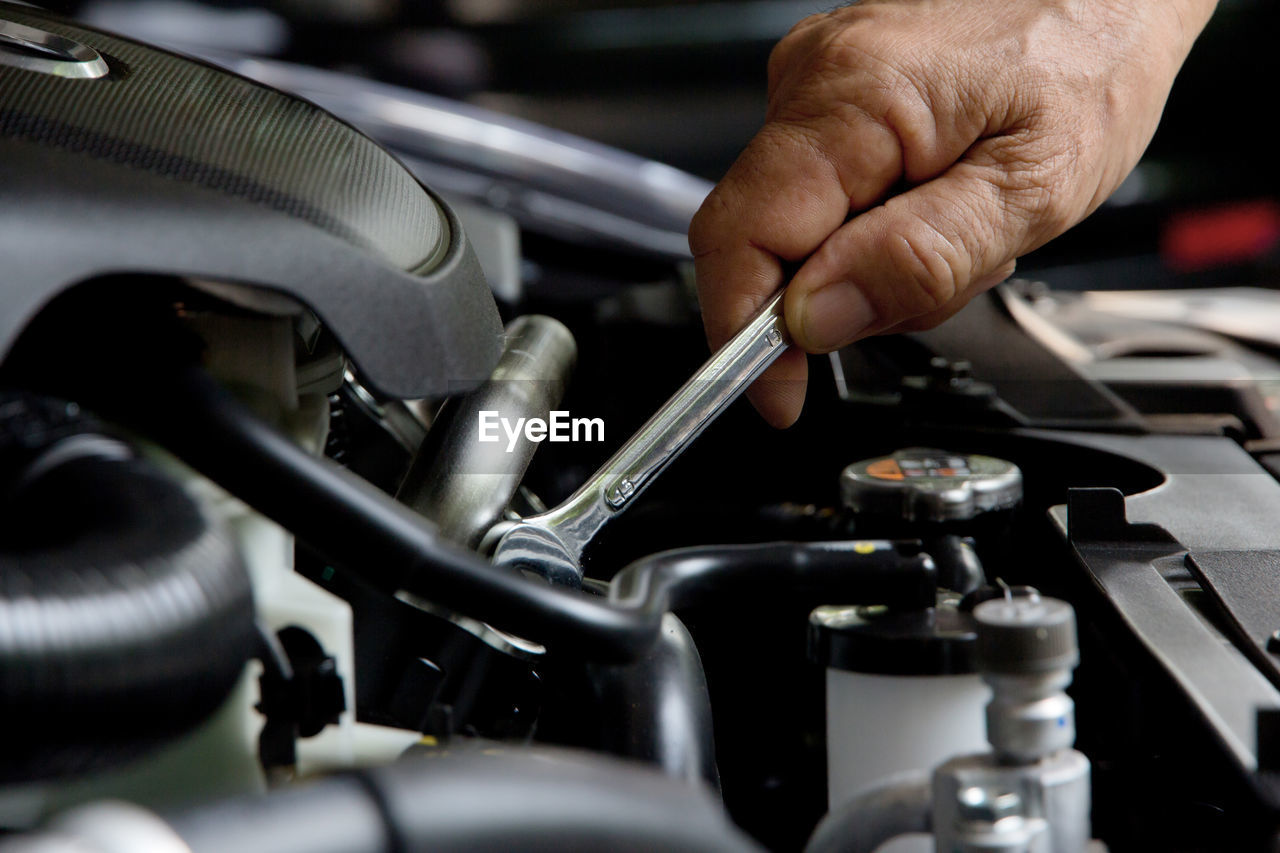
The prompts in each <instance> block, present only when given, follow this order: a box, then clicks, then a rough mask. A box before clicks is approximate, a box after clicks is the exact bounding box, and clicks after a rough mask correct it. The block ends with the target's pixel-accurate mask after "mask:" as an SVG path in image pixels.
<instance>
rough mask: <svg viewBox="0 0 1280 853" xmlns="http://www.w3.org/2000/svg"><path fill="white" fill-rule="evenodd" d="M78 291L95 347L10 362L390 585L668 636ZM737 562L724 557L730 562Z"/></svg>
mask: <svg viewBox="0 0 1280 853" xmlns="http://www.w3.org/2000/svg"><path fill="white" fill-rule="evenodd" d="M76 305H78V303H76V304H71V303H69V304H68V305H66V306H63V307H62V308H60V309H59V310H56V311H46V314H47V315H49V316H50V317H52V318H53V319H51V320H48V321H47V322H49V323H50V325H52V326H56V328H58V329H60V330H62V335H61V336H60V337H58V338H57V339H56V340H58V341H63V340H68V339H71V340H80V346H81V347H82V348H83V349H85V350H86V352H83V353H81V354H76V353H73V352H70V351H67V350H65V349H60V348H59V347H58V346H56V345H55V346H52V347H51V346H49V345H48V343H47V341H48V340H51V339H52V338H51V337H50V336H49V335H48V334H45V335H39V336H32V335H31V334H30V333H28V336H29V337H26V338H24V340H25V341H31V343H30V344H29V345H24V346H20V347H17V348H15V353H14V355H12V356H11V357H10V359H9V362H10V364H9V368H10V369H11V370H13V371H14V372H15V373H16V374H17V375H19V376H21V377H23V378H24V379H26V380H29V381H34V382H38V383H42V384H41V385H40V387H43V388H50V390H53V391H55V392H56V393H59V394H61V395H65V396H69V397H72V398H74V399H79V400H81V401H82V402H84V403H85V404H87V405H90V406H92V407H93V408H95V409H97V410H98V411H100V412H101V413H102V414H104V415H107V416H110V417H113V418H116V419H118V420H120V421H121V422H122V423H125V424H128V425H130V426H132V427H134V428H136V429H137V430H138V431H139V432H141V433H143V434H144V435H148V436H150V437H151V438H153V439H155V440H156V441H158V442H159V443H160V444H162V445H163V446H165V447H167V448H168V449H169V450H171V451H172V452H173V453H174V454H175V455H177V456H178V457H179V458H181V459H182V460H183V461H185V462H186V463H187V464H189V465H191V466H192V467H193V468H195V469H196V470H198V471H200V472H201V473H203V474H204V475H205V476H207V477H209V479H211V480H213V481H214V482H216V483H218V484H219V485H221V486H223V487H224V488H225V489H227V491H229V492H231V493H232V494H233V495H235V496H236V497H238V498H240V499H241V500H244V501H245V502H247V503H249V504H250V505H251V506H253V507H254V508H255V509H257V510H258V511H259V512H261V513H263V514H264V515H266V516H267V517H269V518H271V519H273V520H274V521H276V522H277V523H279V524H280V525H281V526H283V527H285V528H286V529H288V530H290V531H292V532H293V533H294V534H295V535H296V536H298V538H299V539H300V540H302V541H303V542H304V543H306V544H307V545H308V546H309V547H311V548H312V549H314V550H315V551H316V552H317V553H319V554H320V555H321V556H323V557H324V558H325V559H326V560H327V561H328V562H330V563H332V564H334V565H335V566H338V567H339V568H342V569H344V570H347V571H351V572H354V573H356V574H358V575H360V576H361V577H362V578H364V579H365V580H367V581H369V582H370V583H371V584H373V585H374V586H376V587H379V588H381V589H383V590H384V591H387V592H391V593H395V592H398V591H400V590H404V591H408V592H412V593H414V594H416V595H420V596H421V597H423V598H425V599H427V600H428V601H432V602H435V603H436V604H438V605H440V606H442V607H446V608H449V609H452V610H455V611H457V612H459V613H463V614H466V615H468V616H471V617H473V618H476V619H479V620H481V621H484V622H488V623H490V624H492V625H494V626H495V627H498V628H501V629H503V630H506V631H509V632H511V633H513V634H516V635H519V636H521V637H525V638H527V639H530V640H534V641H536V642H539V643H542V644H544V645H546V646H548V647H549V648H552V649H554V650H556V651H558V652H563V653H567V654H570V655H574V656H579V657H583V658H587V659H592V660H609V661H629V660H634V659H636V658H637V657H638V656H640V655H642V654H644V653H645V652H646V651H647V650H648V649H649V648H651V647H652V645H653V643H654V642H656V641H657V638H658V635H659V632H660V630H661V624H662V616H663V614H664V613H665V612H666V611H667V602H666V600H665V598H664V597H663V596H656V597H654V598H652V599H649V600H639V601H635V602H628V606H621V607H619V606H614V605H611V604H609V603H607V602H603V601H601V600H599V599H597V598H593V597H591V596H587V595H584V594H582V593H580V592H576V591H571V590H565V589H558V588H553V587H551V586H549V585H546V584H543V583H540V582H536V581H532V580H530V579H528V578H525V577H524V576H523V575H521V574H518V573H515V572H512V571H510V570H508V569H505V568H499V567H497V566H494V565H492V564H491V563H489V562H488V561H487V560H485V559H483V558H482V557H480V556H479V555H478V554H476V553H475V552H473V551H469V550H465V549H464V548H462V547H460V546H457V545H454V544H452V543H450V542H447V541H445V540H444V539H443V538H441V537H440V536H438V535H437V534H436V533H435V531H434V530H433V528H432V527H431V526H430V524H429V523H427V522H426V521H425V520H424V519H423V518H422V517H421V516H419V515H417V514H416V513H414V512H413V511H412V510H410V509H408V508H407V507H405V506H403V505H401V504H399V503H397V502H396V501H395V500H393V499H392V498H391V497H390V496H388V495H386V494H385V493H383V492H381V491H379V490H378V489H376V488H375V487H373V486H372V485H370V484H369V483H368V482H366V481H364V480H362V479H360V478H359V477H357V476H356V475H354V474H352V473H351V472H349V471H347V470H346V469H344V468H342V467H341V466H339V465H337V464H335V463H333V462H331V461H329V460H327V459H322V458H317V457H315V456H312V455H311V454H309V453H307V452H306V451H305V450H303V449H302V448H300V447H298V446H297V445H296V444H294V443H293V442H291V441H290V440H288V439H287V438H286V437H284V436H283V435H281V434H280V433H278V432H277V431H276V430H274V429H272V428H271V427H270V426H268V425H267V424H265V423H264V422H262V421H261V420H259V419H258V418H257V417H255V416H254V415H253V414H251V413H250V412H249V411H248V410H247V409H246V408H245V407H244V406H243V405H241V404H240V403H239V402H238V401H237V400H236V399H235V398H234V397H233V396H232V395H231V394H229V393H227V392H226V391H224V390H223V389H222V388H221V387H219V386H218V384H217V383H215V382H214V381H213V380H212V379H210V378H209V377H208V376H207V375H205V373H204V372H203V371H202V370H201V369H200V368H199V367H197V366H196V365H195V363H194V362H195V356H196V354H197V351H198V342H196V341H194V340H193V339H192V338H191V337H190V336H189V335H188V334H187V333H186V332H185V331H184V330H182V329H181V328H180V327H176V326H174V325H173V324H172V318H171V317H167V316H164V315H163V311H160V312H157V311H156V309H155V307H154V306H152V307H150V308H145V309H144V308H136V309H131V310H128V311H125V310H123V309H122V308H121V307H120V306H115V307H112V306H111V305H110V304H104V305H101V306H100V308H101V310H102V311H104V312H112V313H111V317H112V321H111V322H108V321H107V320H105V319H101V318H95V319H94V320H93V321H92V322H90V321H87V320H86V319H85V318H86V311H85V310H84V309H83V308H79V309H78V310H74V309H76ZM89 316H93V315H92V313H91V312H90V314H89ZM104 330H105V331H104ZM104 335H107V338H106V339H105V340H103V339H102V338H103V336H104ZM81 339H82V340H81ZM95 347H96V348H98V349H101V350H103V351H113V352H116V353H117V355H118V360H116V361H113V362H111V363H110V364H103V363H102V361H101V359H95V358H93V357H92V351H93V350H94V348H95ZM791 552H794V553H791ZM788 554H790V555H789V556H787V555H788ZM773 555H779V556H782V557H783V560H782V566H783V568H784V569H785V572H786V573H787V574H788V577H787V578H783V577H782V576H781V575H777V574H771V573H770V572H769V571H767V570H765V569H766V566H765V564H764V562H763V561H761V560H756V561H752V560H747V561H746V565H745V566H744V569H745V574H746V575H749V576H750V577H751V578H752V579H754V580H757V581H760V582H762V583H764V584H765V590H766V594H768V593H770V592H771V593H774V594H776V593H777V592H778V591H779V590H782V589H785V587H786V583H787V582H789V581H790V580H801V581H802V582H806V581H808V580H814V579H817V578H819V577H825V578H826V580H825V581H822V582H823V583H831V584H833V585H834V587H835V589H832V591H833V592H836V591H839V592H840V593H841V594H842V595H844V594H846V593H847V594H848V595H850V596H852V595H854V594H856V591H857V590H858V589H859V588H860V587H861V585H862V584H863V582H864V581H865V582H867V583H868V584H869V586H868V587H867V589H869V590H874V591H875V592H876V593H877V597H876V598H873V599H871V600H872V601H875V602H881V601H884V602H886V603H888V602H902V603H904V604H905V605H907V606H911V604H912V603H918V606H921V607H925V606H929V605H930V604H931V603H932V602H933V601H934V594H933V592H932V589H930V591H929V592H928V594H927V595H925V594H924V592H923V590H924V588H925V587H926V586H929V587H931V586H932V585H933V583H934V569H933V565H932V563H931V562H929V560H928V559H927V558H924V557H921V556H909V555H901V554H897V552H896V551H893V550H892V549H890V550H888V551H884V550H877V551H876V552H875V553H873V554H867V555H863V554H860V553H858V551H857V549H856V548H853V547H849V548H845V547H844V546H836V547H835V548H830V549H824V548H823V547H822V546H810V545H804V546H790V545H787V546H778V547H777V548H775V550H774V551H773V552H770V556H771V557H772V556H773ZM734 562H735V561H734V560H733V559H732V558H726V559H725V561H724V562H723V568H724V569H725V570H726V572H727V573H730V574H731V573H732V564H733V563H734ZM771 564H772V565H774V566H777V565H778V563H776V562H774V563H771ZM858 567H862V568H865V569H866V570H867V571H866V572H865V573H863V572H860V571H858ZM717 574H718V573H717V572H716V571H711V572H710V573H709V576H710V575H717ZM864 574H865V576H864ZM926 578H927V579H926ZM696 586H697V583H694V582H691V583H690V584H688V585H687V587H682V588H683V589H687V590H692V589H693V588H694V587H696ZM661 589H663V590H665V589H667V587H665V586H663V587H662V588H661ZM881 593H883V594H881ZM841 600H842V601H843V600H844V599H843V598H842V599H841ZM866 600H867V599H857V600H854V599H852V598H850V599H849V600H848V602H847V603H859V602H860V601H866Z"/></svg>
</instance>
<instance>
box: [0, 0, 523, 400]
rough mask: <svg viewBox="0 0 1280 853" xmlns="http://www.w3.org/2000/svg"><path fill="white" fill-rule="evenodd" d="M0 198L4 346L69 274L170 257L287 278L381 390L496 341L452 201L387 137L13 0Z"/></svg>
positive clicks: (482, 362) (144, 265)
mask: <svg viewBox="0 0 1280 853" xmlns="http://www.w3.org/2000/svg"><path fill="white" fill-rule="evenodd" d="M0 201H2V203H0V258H3V262H4V274H3V276H0V300H2V302H0V355H3V353H4V352H7V349H8V347H9V346H10V345H11V344H12V342H13V339H14V338H15V336H16V335H17V334H18V333H19V332H20V331H21V329H22V328H23V326H24V325H25V324H26V322H27V321H28V320H29V319H30V317H31V316H32V315H33V314H34V313H36V312H37V311H38V310H39V309H40V307H41V306H42V305H43V304H45V303H46V302H47V301H48V300H50V299H51V298H53V297H54V296H56V295H57V294H58V293H59V292H61V291H62V290H64V289H65V288H67V287H70V286H71V285H74V284H77V283H80V282H83V281H86V280H89V279H93V278H95V277H98V276H103V275H107V274H112V275H118V274H121V273H126V274H127V273H146V274H157V273H158V274H164V275H177V276H181V277H184V278H192V279H206V280H214V281H219V282H230V283H238V284H244V285H249V286H253V287H260V288H267V289H270V290H274V291H278V292H283V293H285V294H287V295H289V296H292V297H294V298H295V299H297V300H299V301H300V302H302V303H304V304H305V305H307V306H308V307H310V308H311V309H312V310H314V311H315V312H316V314H318V315H319V316H320V318H321V319H322V320H323V321H324V322H325V323H326V324H327V325H329V326H330V328H332V329H333V331H334V333H335V334H336V335H337V337H338V339H339V340H340V341H341V342H342V343H343V345H344V347H345V348H346V349H347V351H348V352H349V353H350V354H351V356H352V358H353V359H354V360H355V361H356V363H357V364H358V365H359V366H360V368H361V369H362V371H363V372H364V374H365V375H366V377H367V378H368V380H369V382H370V383H371V384H372V385H374V386H375V387H376V388H377V389H378V390H381V391H383V392H385V393H388V394H393V395H398V396H427V395H432V394H441V393H444V392H449V391H455V390H458V389H459V388H460V387H462V386H464V385H466V384H467V382H468V380H474V379H479V378H481V377H483V376H485V375H486V374H487V372H488V371H489V369H490V368H491V366H492V364H493V363H494V362H495V361H496V359H497V355H498V352H499V335H500V333H501V328H500V326H499V322H498V316H497V311H496V308H495V306H494V304H493V300H492V297H491V295H490V293H489V290H488V287H487V285H486V283H485V281H484V277H483V275H482V274H481V272H480V268H479V265H478V264H477V262H476V260H475V257H474V255H473V254H472V252H471V250H470V249H469V247H468V246H467V243H466V240H465V236H464V235H463V232H462V230H461V228H460V227H459V225H458V222H457V220H456V219H455V218H454V217H453V215H452V213H451V212H450V211H449V210H448V208H447V207H446V206H445V205H444V204H443V203H442V202H441V201H440V200H439V199H438V198H436V197H435V196H433V195H432V194H431V193H430V192H428V191H427V190H425V189H424V188H423V187H422V186H421V184H419V183H418V182H417V180H416V179H415V178H414V177H413V175H411V174H410V173H409V172H408V171H407V170H406V169H405V168H404V167H403V166H402V165H401V164H400V163H399V162H398V161H397V160H396V159H395V158H394V157H392V156H391V155H390V154H388V153H387V152H386V151H384V150H383V149H382V148H380V147H379V146H378V145H377V144H376V143H375V142H373V141H372V140H370V139H369V138H367V137H366V136H364V135H362V134H361V133H359V132H358V131H356V130H355V129H353V128H351V127H350V126H349V125H347V124H344V123H343V122H341V121H339V120H338V119H336V118H334V117H333V116H331V115H330V114H328V113H326V112H325V111H324V110H322V109H320V108H319V107H316V106H315V105H313V104H310V103H308V102H306V101H304V100H301V99H299V98H296V97H294V96H292V95H287V94H285V93H282V92H279V91H276V90H274V89H270V88H268V87H265V86H262V85H259V84H257V83H253V82H251V81H249V80H246V79H244V78H242V77H238V76H236V75H233V74H230V73H228V72H225V71H222V70H219V69H216V68H214V67H212V66H209V65H205V64H203V63H200V62H197V61H194V60H190V59H186V58H183V57H180V56H177V55H175V54H172V53H167V52H164V51H161V50H157V49H154V48H151V47H147V46H144V45H141V44H138V43H136V42H132V41H129V40H126V39H123V38H118V37H115V36H112V35H108V34H105V33H102V32H98V31H96V30H92V29H89V28H86V27H83V26H81V25H78V24H75V23H71V22H69V21H66V20H63V19H60V18H57V17H54V16H51V15H48V14H47V13H44V12H42V11H40V10H37V9H34V8H31V7H27V6H18V5H12V4H9V3H3V2H0ZM115 280H117V281H118V279H115ZM446 318H447V319H446Z"/></svg>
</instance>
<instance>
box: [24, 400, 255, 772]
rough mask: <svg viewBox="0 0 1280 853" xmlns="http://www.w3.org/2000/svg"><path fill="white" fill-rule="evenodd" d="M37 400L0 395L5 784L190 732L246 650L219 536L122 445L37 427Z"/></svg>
mask: <svg viewBox="0 0 1280 853" xmlns="http://www.w3.org/2000/svg"><path fill="white" fill-rule="evenodd" d="M43 405H44V404H43V403H41V402H37V401H35V399H34V398H32V397H29V396H27V395H12V394H5V395H2V396H0V431H2V432H3V433H4V434H5V436H6V438H5V439H3V440H0V460H2V461H0V470H2V471H3V475H4V476H3V481H2V482H0V518H2V519H3V525H2V526H0V719H3V720H5V723H6V725H7V726H8V727H9V730H10V732H11V733H13V736H11V737H9V738H6V745H5V748H4V753H5V759H4V761H0V781H5V782H9V781H18V780H28V779H33V778H37V777H40V778H49V777H55V776H61V775H66V774H70V773H78V772H83V771H86V770H89V769H93V768H96V767H99V766H103V765H106V764H110V763H112V762H114V761H117V760H120V759H123V758H126V757H130V756H132V755H133V754H136V753H137V752H138V751H139V750H140V749H143V748H145V747H147V746H149V745H152V744H154V743H157V742H159V741H161V740H163V739H165V738H167V737H170V736H173V735H176V734H179V733H182V732H184V731H187V730H189V729H190V728H191V727H193V726H194V725H195V724H197V723H198V722H200V721H201V720H203V719H204V718H206V717H207V716H208V715H209V714H210V713H212V712H213V711H214V710H215V709H216V708H217V707H218V706H219V705H220V704H221V703H222V702H223V701H224V700H225V699H226V697H227V696H228V694H229V693H230V692H231V689H232V688H233V687H234V685H235V683H236V681H237V680H238V678H239V677H240V674H241V672H242V671H243V668H244V664H245V662H246V661H247V660H248V659H249V658H250V656H251V655H252V654H253V650H254V647H255V642H256V637H255V630H254V622H253V620H254V612H253V600H252V594H251V589H250V584H249V577H248V574H247V573H246V571H245V569H244V566H243V565H242V564H241V562H240V559H239V556H238V553H237V551H236V550H235V548H234V545H233V544H232V543H231V541H230V540H229V539H228V538H227V536H226V535H225V533H224V532H223V531H222V529H221V528H220V527H218V526H217V525H215V524H214V523H212V521H211V520H210V519H209V518H207V517H206V516H205V515H204V514H203V513H202V512H201V511H200V509H199V508H198V507H197V506H196V505H195V504H194V503H193V502H192V500H191V499H190V498H189V497H188V496H187V495H186V493H185V492H184V491H183V490H182V488H181V487H180V486H179V485H178V484H177V483H175V482H174V481H173V480H172V479H170V478H169V477H167V476H165V475H164V474H162V473H161V472H160V471H159V470H157V469H156V468H155V467H154V466H152V465H151V464H149V463H148V462H146V461H144V460H142V459H139V458H137V457H135V456H134V455H133V454H132V453H131V452H130V451H129V449H128V448H127V447H126V446H125V445H124V444H122V443H120V442H118V441H115V440H114V439H110V438H107V437H104V436H101V435H95V434H92V433H83V432H82V433H78V434H77V433H76V431H75V430H74V429H67V428H65V426H66V425H65V424H55V423H51V422H50V421H49V419H48V418H41V417H38V416H33V415H32V412H33V411H34V410H37V409H39V408H40V407H41V406H43ZM64 408H65V407H64ZM15 432H21V433H22V435H21V436H15ZM41 445H43V446H41Z"/></svg>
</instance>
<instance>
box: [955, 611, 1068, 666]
mask: <svg viewBox="0 0 1280 853" xmlns="http://www.w3.org/2000/svg"><path fill="white" fill-rule="evenodd" d="M973 617H974V619H976V620H977V622H978V666H979V668H981V669H982V671H984V672H991V673H996V674H999V675H1035V674H1037V673H1042V672H1049V671H1051V670H1056V669H1067V670H1069V669H1071V668H1073V667H1074V666H1075V665H1076V664H1077V663H1079V661H1080V652H1079V649H1078V646H1077V644H1076V614H1075V611H1074V610H1072V609H1071V605H1069V604H1067V603H1066V602H1065V601H1059V600H1058V599H1056V598H1042V597H1041V596H1039V595H1030V596H1014V597H1009V598H995V599H992V600H991V601H984V602H982V603H981V604H979V605H978V606H977V607H975V608H974V609H973Z"/></svg>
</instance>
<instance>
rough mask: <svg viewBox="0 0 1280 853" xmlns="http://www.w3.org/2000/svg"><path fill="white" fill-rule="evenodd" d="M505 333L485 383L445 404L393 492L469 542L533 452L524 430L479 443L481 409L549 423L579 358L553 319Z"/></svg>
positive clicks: (489, 520) (513, 326)
mask: <svg viewBox="0 0 1280 853" xmlns="http://www.w3.org/2000/svg"><path fill="white" fill-rule="evenodd" d="M505 338H506V346H505V348H504V350H503V352H502V357H501V359H499V361H498V365H497V366H496V367H495V368H494V369H493V373H492V374H490V376H489V378H488V380H486V381H485V383H484V384H483V385H481V386H480V387H479V388H477V389H476V390H475V391H472V392H471V393H470V394H467V395H465V396H461V397H453V398H450V399H449V400H448V401H446V402H445V404H444V407H443V408H442V409H441V410H440V414H439V415H438V416H437V419H436V422H435V423H434V424H433V425H432V428H431V432H430V433H428V434H427V438H426V441H425V442H423V445H422V447H421V448H419V450H418V453H417V454H416V456H415V457H414V460H413V464H412V465H411V466H410V468H409V473H408V474H407V475H406V477H405V481H404V483H403V484H402V485H401V486H400V491H399V494H398V495H397V498H398V499H399V500H400V501H401V502H402V503H404V504H406V505H408V506H410V507H412V508H413V509H415V510H417V511H418V512H419V513H421V514H422V515H423V516H425V517H426V518H428V519H430V520H431V521H432V522H433V523H434V524H435V525H436V527H437V528H438V530H439V532H440V535H441V536H443V537H444V538H446V539H449V540H451V541H453V542H457V543H458V544H460V545H466V546H468V547H475V546H476V545H477V544H479V542H480V538H481V537H482V536H484V534H485V533H486V532H488V530H489V529H490V528H491V527H493V525H495V524H497V523H498V522H499V521H500V520H501V519H502V515H503V513H504V512H505V511H506V509H507V505H508V504H509V503H510V502H511V498H512V496H513V495H514V494H515V492H516V489H517V488H519V486H520V481H521V480H522V479H524V474H525V471H526V470H527V469H528V467H529V463H530V462H531V461H532V460H533V454H534V452H535V451H536V450H537V449H538V443H537V442H533V441H530V440H529V439H528V438H527V437H526V436H525V434H524V433H523V431H522V432H521V433H520V434H519V435H517V436H515V437H514V438H511V439H508V437H507V436H506V435H502V434H499V435H498V440H497V441H481V440H480V432H479V422H480V417H481V413H482V412H496V413H498V414H497V417H500V418H505V419H506V420H507V421H508V422H510V423H515V422H516V419H517V418H525V419H526V420H527V419H529V418H541V419H543V420H544V421H545V420H548V418H549V417H550V413H551V411H552V409H554V408H555V407H556V406H557V405H559V403H560V400H561V399H562V398H563V397H564V390H565V387H566V385H567V384H568V381H569V374H570V373H571V372H572V370H573V365H574V362H575V361H576V360H577V355H578V348H577V345H576V344H575V343H574V340H573V334H572V333H571V332H570V331H569V330H568V329H567V328H565V326H564V325H563V324H561V323H560V322H559V321H558V320H554V319H552V318H551V317H544V316H540V315H530V316H525V317H517V318H516V319H514V320H512V321H511V322H510V323H509V324H508V325H507V328H506V335H505Z"/></svg>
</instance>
